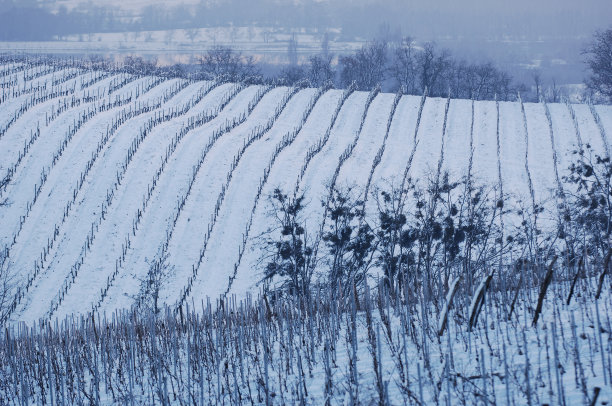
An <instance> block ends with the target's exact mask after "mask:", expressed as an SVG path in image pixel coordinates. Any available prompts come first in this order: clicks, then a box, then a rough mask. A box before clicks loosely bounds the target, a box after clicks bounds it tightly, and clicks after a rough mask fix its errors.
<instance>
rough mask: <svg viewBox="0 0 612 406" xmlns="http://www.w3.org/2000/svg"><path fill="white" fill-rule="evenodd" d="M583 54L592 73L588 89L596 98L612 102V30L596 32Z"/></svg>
mask: <svg viewBox="0 0 612 406" xmlns="http://www.w3.org/2000/svg"><path fill="white" fill-rule="evenodd" d="M583 53H584V54H585V55H586V63H587V65H588V67H589V69H590V71H591V74H590V76H589V77H588V79H587V81H586V85H587V87H588V89H589V90H590V91H591V92H593V95H594V96H595V97H596V98H599V99H602V100H603V101H607V102H612V29H608V30H606V31H603V32H601V31H599V32H596V33H595V35H594V36H593V41H592V42H591V44H590V45H589V46H588V47H587V48H586V50H585V51H584V52H583Z"/></svg>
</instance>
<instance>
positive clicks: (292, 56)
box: [287, 34, 298, 66]
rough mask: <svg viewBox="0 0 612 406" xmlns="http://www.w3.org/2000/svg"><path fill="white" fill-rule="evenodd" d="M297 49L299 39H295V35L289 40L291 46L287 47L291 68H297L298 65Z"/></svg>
mask: <svg viewBox="0 0 612 406" xmlns="http://www.w3.org/2000/svg"><path fill="white" fill-rule="evenodd" d="M297 47H298V43H297V39H296V38H295V34H292V35H291V39H289V44H288V45H287V57H288V58H289V65H291V66H296V65H297V64H298V53H297Z"/></svg>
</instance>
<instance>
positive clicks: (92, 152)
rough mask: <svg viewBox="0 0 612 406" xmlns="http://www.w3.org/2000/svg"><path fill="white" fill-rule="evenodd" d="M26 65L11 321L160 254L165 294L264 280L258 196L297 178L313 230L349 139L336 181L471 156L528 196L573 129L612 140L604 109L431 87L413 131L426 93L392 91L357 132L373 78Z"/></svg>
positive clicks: (12, 115) (13, 82)
mask: <svg viewBox="0 0 612 406" xmlns="http://www.w3.org/2000/svg"><path fill="white" fill-rule="evenodd" d="M20 69H21V68H20V67H19V66H18V65H10V66H8V65H7V66H0V75H2V76H0V85H2V84H6V85H4V86H3V87H2V89H0V97H1V98H0V100H1V101H2V102H1V103H0V131H1V132H0V151H1V153H0V170H1V172H0V174H1V175H2V177H4V175H5V174H7V173H10V174H11V180H10V182H9V184H8V186H7V187H6V188H5V189H2V190H0V201H2V200H4V199H6V203H7V204H6V205H4V206H2V207H0V224H1V227H0V244H3V245H4V246H6V247H7V249H8V254H9V261H10V262H9V263H10V266H11V269H14V270H15V271H16V277H15V290H14V291H13V292H12V294H13V295H14V297H15V299H16V300H17V304H16V307H15V310H14V311H13V312H12V315H11V320H13V321H18V320H24V321H33V320H37V319H39V318H41V317H49V316H52V317H56V316H57V317H60V318H61V317H63V316H66V315H69V314H71V313H82V312H87V311H90V310H92V309H96V310H103V311H107V312H110V311H112V310H115V309H117V308H127V307H129V306H130V305H131V304H133V303H134V301H135V300H138V294H139V292H140V289H141V286H142V283H143V281H144V279H145V275H146V273H147V270H148V269H149V266H151V265H152V264H153V263H154V261H155V260H156V258H158V257H159V256H160V255H162V254H163V255H167V257H168V262H169V266H170V267H171V269H172V272H171V273H170V277H169V280H168V281H167V283H165V284H164V286H163V288H162V291H161V292H160V294H161V298H162V299H163V301H164V302H166V303H168V304H170V305H173V304H175V303H177V302H179V301H181V300H188V301H191V300H194V301H195V302H196V303H199V302H200V301H201V300H203V299H205V298H206V297H218V296H219V295H221V294H223V293H225V292H226V291H228V290H229V293H232V294H237V295H238V296H239V297H242V296H244V295H245V294H246V293H247V292H249V291H252V290H254V289H257V287H256V286H255V285H256V283H257V282H258V281H259V280H260V279H261V270H260V269H258V267H257V263H258V259H259V257H260V255H261V252H260V247H259V245H258V244H257V242H256V239H255V238H256V237H257V236H258V235H259V234H261V233H262V232H264V231H265V230H266V229H267V227H268V226H269V218H268V216H267V212H268V208H267V204H268V202H267V198H266V197H267V196H268V195H270V193H271V192H272V191H273V190H274V188H275V187H277V186H280V187H281V189H283V190H285V191H287V192H292V191H293V189H294V188H296V187H297V188H298V190H299V191H302V192H304V193H305V196H306V200H307V201H309V202H310V203H311V204H309V206H308V210H309V211H308V215H307V222H308V224H309V227H312V228H313V229H315V228H318V226H319V225H320V223H321V222H322V221H323V218H322V216H323V214H322V213H323V210H322V208H321V205H320V204H319V202H320V201H322V200H325V198H326V191H327V188H326V186H327V185H328V183H329V182H330V180H331V179H332V177H333V175H334V171H335V170H336V169H337V166H338V162H339V158H340V156H341V155H342V154H343V153H344V152H345V150H346V149H347V147H349V146H350V144H351V143H352V142H353V141H354V140H355V139H356V138H357V144H356V145H355V147H354V148H353V149H352V150H351V154H350V156H349V157H348V159H346V160H345V161H342V162H341V164H340V168H339V172H338V176H337V179H336V184H337V185H339V186H350V185H355V186H358V187H361V188H363V187H365V186H366V183H367V182H368V179H370V178H371V183H372V184H371V186H370V188H373V187H374V186H375V185H377V184H379V183H380V182H383V181H389V180H392V179H395V180H396V181H401V178H402V176H403V174H404V170H405V168H406V167H407V165H408V164H409V163H410V167H409V174H410V176H411V177H412V178H414V179H417V180H419V179H423V178H424V177H425V176H426V175H427V174H428V173H429V172H431V171H435V170H436V167H437V166H438V165H439V164H441V165H442V168H443V169H444V170H448V171H449V172H450V173H457V174H462V173H465V171H466V168H467V167H468V163H469V162H470V159H471V161H472V162H473V168H472V170H473V172H474V175H475V176H476V177H477V178H478V179H480V180H481V181H484V182H488V183H491V184H497V183H498V182H499V178H500V176H499V175H501V182H502V184H503V190H504V193H505V194H511V195H516V196H519V197H522V198H524V199H525V201H526V202H527V201H530V199H531V196H530V195H531V190H533V193H534V196H535V198H536V199H537V200H538V201H541V200H545V198H546V197H547V196H549V195H550V193H551V190H553V189H555V188H556V187H557V183H556V178H555V176H556V175H555V171H558V173H559V177H560V179H561V183H562V182H563V181H562V177H563V175H564V174H566V172H567V167H568V165H569V163H570V162H571V150H572V149H573V148H575V147H576V146H577V145H578V144H579V143H583V144H587V143H588V144H590V145H591V146H592V147H593V148H594V150H595V151H596V152H598V153H600V154H601V155H602V156H606V155H609V151H608V150H607V149H608V148H609V145H610V142H611V140H610V139H609V136H610V134H612V107H610V106H588V105H572V106H568V105H564V104H551V105H548V106H546V105H544V104H529V103H526V104H524V106H522V105H521V104H520V103H505V102H504V103H499V108H497V106H496V103H495V102H475V103H474V104H473V105H472V103H471V102H470V101H466V100H450V101H447V100H445V99H437V98H426V99H425V100H424V105H423V106H422V108H423V111H422V118H421V121H420V123H419V125H418V128H417V117H418V111H419V109H420V108H421V100H422V99H421V98H420V97H415V96H402V97H401V99H399V101H398V103H397V106H395V108H394V103H395V102H394V98H395V96H394V95H393V94H383V93H381V94H377V95H376V97H375V98H374V100H373V101H372V103H371V104H370V105H369V106H368V108H367V114H366V115H365V121H364V123H363V126H362V130H361V133H359V134H357V132H358V130H359V127H360V121H361V118H362V116H363V115H364V111H365V109H366V102H367V98H368V94H367V93H363V92H354V93H352V94H347V95H345V94H343V91H341V90H325V91H323V92H319V91H317V89H291V88H285V87H278V88H266V87H261V86H241V85H234V84H220V83H213V82H187V81H185V80H182V79H172V80H162V79H159V78H151V77H145V78H136V77H130V76H129V75H124V74H116V75H103V74H101V73H99V72H98V73H93V72H83V71H79V70H78V69H70V70H59V71H52V70H48V71H46V70H45V67H37V68H35V69H33V68H28V69H26V70H20ZM11 72H13V73H11ZM96 75H97V76H96ZM312 103H314V107H313V108H312V109H309V105H311V104H312ZM339 103H340V104H339ZM447 103H448V104H447ZM337 106H339V107H340V109H339V111H338V112H337V114H336V113H335V112H334V111H335V109H336V107H337ZM522 108H524V114H523V109H522ZM547 109H548V110H549V111H550V126H549V121H548V118H547V114H546V110H547ZM498 112H499V116H498ZM572 112H574V114H575V121H574V119H573V117H572ZM306 113H307V114H306ZM392 113H393V114H392ZM472 113H473V118H472ZM596 116H597V117H599V121H600V124H601V125H598V123H597V122H596V118H595V117H596ZM303 117H305V118H306V119H305V121H304V122H303V123H302V121H301V120H302V118H303ZM389 120H390V121H389ZM472 120H473V121H472ZM332 121H333V126H331V127H330V124H331V123H332ZM445 121H446V127H444V125H443V124H444V122H445ZM498 121H499V134H498V133H497V128H498V125H497V122H498ZM388 122H390V126H389V128H388V131H387V123H388ZM472 127H473V131H472V130H471V128H472ZM550 128H552V132H551V131H550ZM525 129H526V130H527V131H525ZM296 130H297V133H296V135H295V136H294V137H293V138H292V137H289V138H291V139H290V142H286V140H287V138H284V137H286V136H288V135H291V134H292V133H293V132H294V131H296ZM577 130H578V131H577ZM357 135H358V137H356V136H357ZM497 140H499V155H498V152H497V151H498V145H497V144H498V141H497ZM317 145H318V146H320V148H316V151H315V153H314V155H312V156H310V157H309V159H308V160H307V161H306V157H307V155H308V152H309V150H312V148H313V147H315V146H317ZM553 146H554V149H553ZM554 152H556V155H557V157H558V159H557V162H556V163H555V161H554V159H553V156H554ZM377 153H382V155H381V159H380V161H379V162H377V161H375V157H376V155H377ZM271 163H273V164H272V165H270V164H271ZM498 164H499V168H501V174H499V173H498ZM373 167H374V168H375V169H374V171H373V172H372V173H371V170H372V168H373ZM302 169H303V170H304V172H303V173H302V172H301V170H302ZM268 170H269V173H268V174H266V171H268ZM370 174H371V175H370ZM530 183H531V185H532V186H531V188H530V186H529V184H530ZM260 190H261V193H260V192H259V191H260ZM368 204H371V203H368ZM551 204H552V203H551ZM368 207H369V206H368ZM370 209H371V208H370ZM508 221H510V222H511V221H513V219H511V218H510V219H508ZM245 235H247V237H246V241H243V236H245ZM243 250H244V253H243ZM235 269H237V271H236V272H235ZM230 278H231V280H233V283H231V285H230V282H229V281H230Z"/></svg>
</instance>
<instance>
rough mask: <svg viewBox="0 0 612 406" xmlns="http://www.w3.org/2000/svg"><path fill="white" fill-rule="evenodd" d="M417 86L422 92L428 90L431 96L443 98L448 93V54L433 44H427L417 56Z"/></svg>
mask: <svg viewBox="0 0 612 406" xmlns="http://www.w3.org/2000/svg"><path fill="white" fill-rule="evenodd" d="M417 64H418V69H419V86H420V89H419V90H420V91H421V92H423V91H425V89H428V92H429V94H430V95H432V96H445V95H446V94H447V93H448V81H447V80H446V79H447V78H448V74H449V71H450V68H451V58H450V53H449V52H448V51H447V50H445V49H443V50H438V49H437V48H436V45H435V44H434V43H431V42H428V43H426V44H425V45H424V46H423V50H422V51H421V52H419V54H418V56H417Z"/></svg>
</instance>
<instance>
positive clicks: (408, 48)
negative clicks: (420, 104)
mask: <svg viewBox="0 0 612 406" xmlns="http://www.w3.org/2000/svg"><path fill="white" fill-rule="evenodd" d="M389 72H390V74H391V76H392V77H393V79H395V81H396V82H397V84H398V85H399V86H400V87H403V88H404V91H405V92H406V93H407V94H418V93H420V89H418V79H417V75H418V70H417V50H416V47H415V45H414V40H413V39H412V38H411V37H404V38H403V39H402V41H401V43H400V45H399V46H398V47H397V48H395V50H394V52H393V60H392V62H391V67H390V69H389Z"/></svg>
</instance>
